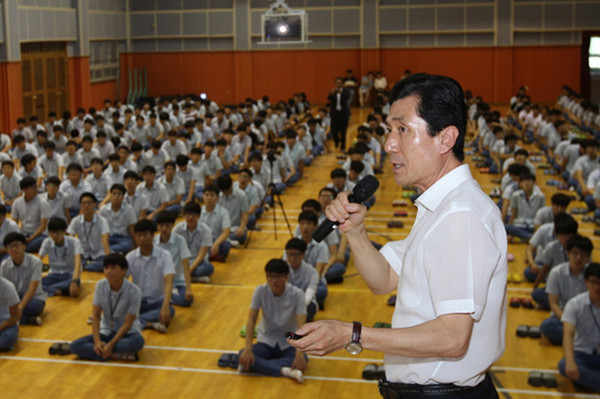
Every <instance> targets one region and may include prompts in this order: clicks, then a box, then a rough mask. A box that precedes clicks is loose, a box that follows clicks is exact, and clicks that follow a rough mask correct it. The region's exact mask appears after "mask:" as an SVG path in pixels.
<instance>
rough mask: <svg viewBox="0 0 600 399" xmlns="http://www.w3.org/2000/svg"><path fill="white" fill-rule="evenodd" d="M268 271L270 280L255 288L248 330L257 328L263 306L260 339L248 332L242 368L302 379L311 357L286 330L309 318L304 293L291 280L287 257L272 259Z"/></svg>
mask: <svg viewBox="0 0 600 399" xmlns="http://www.w3.org/2000/svg"><path fill="white" fill-rule="evenodd" d="M265 272H266V280H267V283H266V284H262V285H259V286H258V287H256V289H255V290H254V295H253V296H252V303H251V304H250V312H249V314H248V321H247V324H246V331H254V327H255V326H256V320H257V319H258V314H259V312H260V310H261V309H262V316H261V320H260V323H259V325H258V337H257V343H256V344H254V345H252V341H253V334H252V333H248V334H246V347H245V348H244V349H242V350H241V351H240V360H239V362H240V368H241V370H244V371H253V372H257V373H260V374H264V375H268V376H272V377H279V376H284V377H288V378H291V379H295V380H297V381H298V382H303V381H304V375H303V374H302V373H303V371H304V370H306V366H307V361H308V358H307V357H306V355H304V354H302V352H300V351H296V349H294V348H293V347H291V346H290V345H289V344H288V343H287V341H286V334H287V332H289V331H296V330H297V329H298V328H300V327H301V326H302V325H303V324H304V323H305V322H306V305H305V301H304V293H303V292H302V291H301V290H300V289H299V288H296V287H294V286H292V285H291V284H290V283H289V282H288V277H289V267H288V265H287V263H286V262H285V261H283V260H281V259H271V260H270V261H269V262H267V265H266V267H265Z"/></svg>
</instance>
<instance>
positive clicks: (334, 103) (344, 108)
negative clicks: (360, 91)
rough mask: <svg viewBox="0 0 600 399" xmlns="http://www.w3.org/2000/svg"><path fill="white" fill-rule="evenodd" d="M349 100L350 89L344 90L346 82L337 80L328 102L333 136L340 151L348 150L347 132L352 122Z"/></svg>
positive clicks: (340, 79)
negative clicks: (350, 121)
mask: <svg viewBox="0 0 600 399" xmlns="http://www.w3.org/2000/svg"><path fill="white" fill-rule="evenodd" d="M349 98H350V93H349V92H348V89H344V80H343V79H342V78H335V87H334V88H333V89H331V91H330V92H329V95H328V96H327V101H329V115H330V117H331V135H332V136H333V141H334V142H335V147H336V148H337V149H340V150H346V130H348V122H349V120H350V108H349V107H348V99H349Z"/></svg>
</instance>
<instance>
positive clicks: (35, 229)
mask: <svg viewBox="0 0 600 399" xmlns="http://www.w3.org/2000/svg"><path fill="white" fill-rule="evenodd" d="M19 184H20V185H21V190H23V195H22V196H21V197H19V198H17V199H16V200H15V202H14V203H13V206H12V211H11V217H12V218H13V220H14V221H15V222H17V223H19V221H20V222H21V232H22V233H23V234H24V235H25V237H26V240H27V252H37V251H39V249H40V246H41V245H42V241H44V239H45V238H46V234H45V232H46V227H47V225H48V217H49V216H50V206H49V205H48V203H47V202H46V201H44V200H43V199H41V198H40V197H39V196H38V194H37V186H36V181H35V179H34V178H32V177H25V178H24V179H23V180H21V182H20V183H19Z"/></svg>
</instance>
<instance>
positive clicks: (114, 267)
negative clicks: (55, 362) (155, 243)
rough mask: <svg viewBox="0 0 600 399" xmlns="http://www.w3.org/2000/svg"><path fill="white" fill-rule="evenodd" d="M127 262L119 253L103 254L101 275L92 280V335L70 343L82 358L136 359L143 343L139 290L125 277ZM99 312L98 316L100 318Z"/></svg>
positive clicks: (140, 295) (103, 359) (101, 359)
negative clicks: (93, 286)
mask: <svg viewBox="0 0 600 399" xmlns="http://www.w3.org/2000/svg"><path fill="white" fill-rule="evenodd" d="M127 269H128V264H127V260H126V259H125V257H124V256H123V255H121V254H108V255H106V256H105V257H104V276H105V277H106V278H104V279H102V280H100V281H98V283H96V291H95V293H94V301H93V307H92V335H87V336H85V337H81V338H79V339H77V340H75V341H73V342H72V343H71V352H72V353H73V354H75V355H77V356H79V357H80V358H82V359H91V360H100V361H106V360H138V356H137V353H138V352H139V351H140V350H142V348H143V346H144V337H142V334H141V333H140V330H141V326H140V320H139V312H140V304H141V303H142V291H141V290H140V288H139V287H138V286H137V285H135V284H134V283H132V282H130V281H129V280H127V279H126V278H125V275H126V274H127ZM100 315H102V317H100Z"/></svg>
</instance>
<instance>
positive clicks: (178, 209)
mask: <svg viewBox="0 0 600 399" xmlns="http://www.w3.org/2000/svg"><path fill="white" fill-rule="evenodd" d="M167 211H169V212H171V213H174V214H175V215H179V212H181V205H179V204H173V205H171V206H168V207H167Z"/></svg>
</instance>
